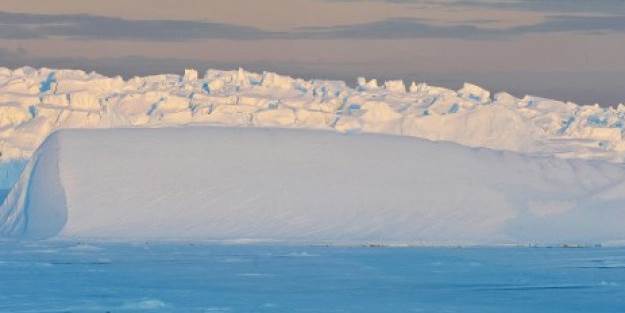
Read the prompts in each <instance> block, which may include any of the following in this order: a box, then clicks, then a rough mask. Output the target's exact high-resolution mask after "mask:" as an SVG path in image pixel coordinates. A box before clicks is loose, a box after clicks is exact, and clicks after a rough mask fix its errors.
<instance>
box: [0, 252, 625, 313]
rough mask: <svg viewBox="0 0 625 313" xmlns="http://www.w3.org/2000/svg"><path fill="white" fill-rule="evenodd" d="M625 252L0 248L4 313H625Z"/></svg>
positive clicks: (0, 304) (0, 296)
mask: <svg viewBox="0 0 625 313" xmlns="http://www.w3.org/2000/svg"><path fill="white" fill-rule="evenodd" d="M624 311H625V249H623V248H589V249H560V248H557V249H548V248H348V247H312V246H260V245H197V244H195V245H192V244H112V243H106V244H103V243H97V244H92V243H90V244H78V243H70V242H37V243H15V242H0V312H12V313H19V312H102V313H104V312H111V313H113V312H211V313H213V312H480V313H488V312H567V313H571V312H584V313H587V312H595V313H596V312H624Z"/></svg>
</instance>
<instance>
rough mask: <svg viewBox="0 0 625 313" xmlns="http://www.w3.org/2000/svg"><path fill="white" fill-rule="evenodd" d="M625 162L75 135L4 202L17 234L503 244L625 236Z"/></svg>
mask: <svg viewBox="0 0 625 313" xmlns="http://www.w3.org/2000/svg"><path fill="white" fill-rule="evenodd" d="M624 178H625V170H623V168H622V167H621V166H620V165H616V164H612V163H608V162H600V161H587V160H566V159H559V158H553V157H537V156H525V155H521V154H517V153H513V152H501V151H494V150H490V149H483V148H470V147H465V146H460V145H457V144H453V143H447V142H431V141H427V140H422V139H417V138H410V137H400V136H389V135H375V134H338V133H336V132H330V131H311V130H293V129H291V130H289V129H272V128H260V129H257V128H230V127H228V128H225V127H184V128H154V129H111V130H62V131H57V132H55V133H53V134H52V135H51V136H50V137H48V139H47V140H46V141H45V142H44V143H43V145H42V146H41V147H40V148H39V149H38V150H37V152H36V153H35V155H34V157H33V158H32V160H31V162H30V163H29V164H28V165H27V167H26V169H25V171H24V173H23V175H22V177H21V179H20V181H19V182H18V184H17V185H16V187H15V188H14V189H13V190H12V192H11V193H10V194H9V196H8V198H7V200H6V201H5V202H4V204H3V206H2V207H0V232H1V233H2V234H3V235H5V236H9V237H17V238H34V239H38V238H49V237H56V238H62V239H63V238H64V239H106V240H109V239H114V240H117V239H118V240H172V239H173V240H225V241H229V240H235V241H236V240H250V239H253V240H268V241H283V242H306V243H383V244H475V243H479V244H500V243H501V244H504V243H528V242H534V243H559V242H576V243H580V242H582V243H586V242H593V243H596V242H606V241H612V240H620V239H625V228H623V227H622V224H621V221H622V220H623V218H625V209H624V206H623V204H624V203H625V183H624Z"/></svg>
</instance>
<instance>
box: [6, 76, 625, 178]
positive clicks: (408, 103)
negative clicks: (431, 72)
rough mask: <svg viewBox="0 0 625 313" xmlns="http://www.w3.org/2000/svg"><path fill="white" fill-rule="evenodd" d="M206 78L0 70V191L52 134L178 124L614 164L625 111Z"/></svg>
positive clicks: (426, 90) (363, 83) (484, 95)
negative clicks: (331, 134) (367, 136)
mask: <svg viewBox="0 0 625 313" xmlns="http://www.w3.org/2000/svg"><path fill="white" fill-rule="evenodd" d="M357 82H358V85H357V87H355V88H350V87H348V86H347V85H346V83H345V82H342V81H324V80H310V81H306V80H303V79H297V78H292V77H288V76H282V75H278V74H275V73H270V72H264V73H262V74H258V73H250V72H247V71H244V70H243V69H239V70H238V71H218V70H208V71H207V72H206V73H205V74H204V75H203V77H201V78H200V75H199V74H198V72H197V71H195V70H192V69H188V70H186V71H185V72H184V75H183V76H181V75H173V74H163V75H154V76H147V77H135V78H132V79H130V80H124V79H122V78H121V77H105V76H102V75H99V74H97V73H85V72H83V71H77V70H54V69H47V68H42V69H34V68H30V67H23V68H18V69H15V70H10V69H7V68H2V67H0V152H1V153H2V155H1V156H0V185H2V184H5V185H6V184H8V185H12V184H13V183H14V180H12V177H14V176H12V175H7V174H6V173H7V172H6V171H5V169H6V167H5V165H4V163H6V162H10V161H12V160H18V161H22V162H23V161H24V160H27V159H29V158H30V156H31V155H32V153H33V152H34V151H35V149H36V148H37V147H38V146H39V145H40V144H41V142H42V141H43V140H44V139H45V138H46V137H47V135H48V134H50V133H51V132H53V131H54V130H55V129H60V128H111V127H162V126H175V125H187V124H220V125H230V126H257V127H258V126H278V127H289V128H316V129H333V130H336V131H339V132H366V133H385V134H395V135H404V136H412V137H419V138H426V139H430V140H436V141H439V140H441V141H452V142H456V143H460V144H463V145H468V146H474V147H488V148H492V149H497V150H510V151H516V152H523V153H529V154H537V155H555V156H558V157H563V158H584V159H602V160H609V161H613V162H623V161H625V142H624V141H623V130H624V129H625V106H624V105H619V106H618V107H616V108H601V107H599V106H597V105H594V106H578V105H576V104H574V103H570V102H561V101H555V100H549V99H543V98H538V97H533V96H525V97H524V98H522V99H518V98H515V97H513V96H512V95H509V94H507V93H497V94H495V95H494V98H491V93H490V92H489V91H486V90H484V89H482V88H480V87H478V86H475V85H472V84H468V83H467V84H465V86H464V87H463V88H462V89H460V90H458V91H453V90H449V89H445V88H441V87H433V86H428V85H427V84H425V83H420V84H416V83H412V84H411V85H410V86H408V88H406V86H405V85H404V83H403V82H402V81H387V82H384V83H383V84H378V82H377V81H376V80H375V79H372V80H367V79H365V78H362V77H361V78H359V79H358V80H357Z"/></svg>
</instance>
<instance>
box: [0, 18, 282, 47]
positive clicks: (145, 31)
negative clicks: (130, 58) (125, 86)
mask: <svg viewBox="0 0 625 313" xmlns="http://www.w3.org/2000/svg"><path fill="white" fill-rule="evenodd" d="M0 21H1V23H0V38H7V39H31V38H46V37H55V36H58V37H67V38H72V39H108V40H123V39H134V40H155V41H179V40H192V39H200V38H205V39H238V40H247V39H259V38H260V39H262V38H267V37H271V36H274V35H273V33H271V32H265V31H262V30H259V29H257V28H254V27H247V26H238V25H229V24H222V23H210V22H196V21H175V20H127V19H121V18H112V17H103V16H93V15H46V14H22V13H8V12H0Z"/></svg>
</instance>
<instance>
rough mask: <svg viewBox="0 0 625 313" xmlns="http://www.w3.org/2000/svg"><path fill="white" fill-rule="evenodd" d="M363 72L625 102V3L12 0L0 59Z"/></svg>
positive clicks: (102, 68) (0, 19)
mask: <svg viewBox="0 0 625 313" xmlns="http://www.w3.org/2000/svg"><path fill="white" fill-rule="evenodd" d="M23 65H30V66H35V67H41V66H45V67H53V68H60V67H63V68H79V69H84V70H89V71H90V70H96V71H98V72H100V73H102V74H106V75H117V74H120V75H122V76H124V77H127V78H128V77H131V76H134V75H145V74H155V73H162V72H173V73H182V71H183V70H184V68H185V67H195V68H197V69H198V70H200V71H203V70H205V69H207V68H218V69H235V68H238V67H240V66H241V67H243V68H245V69H248V70H252V71H264V70H266V71H274V72H279V73H282V74H289V75H294V76H298V77H303V78H320V79H341V80H345V81H347V82H348V83H349V84H354V82H355V81H356V78H357V77H358V76H365V77H368V78H378V80H385V79H404V80H406V81H412V80H414V81H418V82H427V83H429V84H432V85H441V86H445V87H449V88H454V89H457V88H459V87H460V86H461V85H462V83H463V82H465V81H468V82H473V83H476V84H478V85H482V86H483V87H485V88H488V89H490V90H492V91H494V92H497V91H508V92H510V93H512V94H514V95H516V96H518V97H522V96H524V95H525V94H531V95H535V96H541V97H547V98H555V99H559V100H566V101H574V102H577V103H579V104H593V103H599V104H601V105H604V106H607V105H615V104H617V103H621V102H625V0H599V1H595V0H566V1H561V0H541V1H538V0H369V1H367V0H360V1H356V0H228V1H211V0H133V1H127V0H108V1H95V0H55V1H48V0H2V1H0V66H6V67H11V68H14V67H18V66H23Z"/></svg>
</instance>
